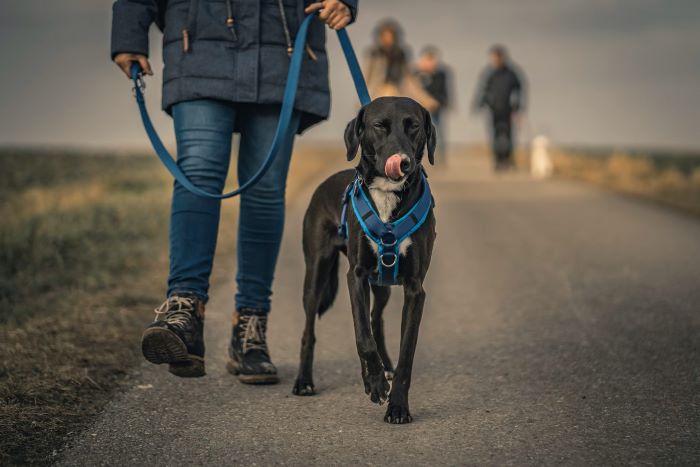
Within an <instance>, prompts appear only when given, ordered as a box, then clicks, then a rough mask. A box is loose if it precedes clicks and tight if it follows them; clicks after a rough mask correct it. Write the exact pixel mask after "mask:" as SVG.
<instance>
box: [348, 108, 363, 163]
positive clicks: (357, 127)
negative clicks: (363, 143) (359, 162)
mask: <svg viewBox="0 0 700 467" xmlns="http://www.w3.org/2000/svg"><path fill="white" fill-rule="evenodd" d="M364 114H365V109H364V108H362V109H360V112H359V113H358V114H357V117H355V118H353V119H352V120H350V123H348V126H346V127H345V148H346V149H347V150H348V154H347V156H348V160H349V161H351V160H353V159H354V158H355V156H356V155H357V150H358V149H359V147H360V137H361V136H362V130H363V123H362V119H363V117H364Z"/></svg>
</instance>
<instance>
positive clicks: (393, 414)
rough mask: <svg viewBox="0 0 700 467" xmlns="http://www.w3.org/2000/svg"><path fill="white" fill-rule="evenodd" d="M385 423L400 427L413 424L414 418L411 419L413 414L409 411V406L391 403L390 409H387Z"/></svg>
mask: <svg viewBox="0 0 700 467" xmlns="http://www.w3.org/2000/svg"><path fill="white" fill-rule="evenodd" d="M384 421H385V422H387V423H393V424H396V425H400V424H404V423H411V422H412V421H413V417H411V412H409V411H408V406H407V405H401V404H392V403H391V402H389V407H387V408H386V414H385V415H384Z"/></svg>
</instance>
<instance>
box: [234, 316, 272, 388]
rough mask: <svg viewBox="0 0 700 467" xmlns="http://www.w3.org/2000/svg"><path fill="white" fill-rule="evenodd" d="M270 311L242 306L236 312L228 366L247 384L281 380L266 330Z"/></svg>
mask: <svg viewBox="0 0 700 467" xmlns="http://www.w3.org/2000/svg"><path fill="white" fill-rule="evenodd" d="M266 332H267V313H265V312H263V311H261V310H254V309H249V308H243V309H241V310H239V311H238V312H237V313H234V314H233V333H232V336H231V344H230V345H229V350H228V352H229V357H230V360H229V361H228V363H227V364H226V369H227V370H228V371H229V372H230V373H232V374H234V375H238V379H239V380H240V381H241V382H242V383H246V384H275V383H279V381H280V380H279V377H278V376H277V368H275V365H273V364H272V362H271V361H270V352H269V350H268V348H267V341H266V340H265V333H266Z"/></svg>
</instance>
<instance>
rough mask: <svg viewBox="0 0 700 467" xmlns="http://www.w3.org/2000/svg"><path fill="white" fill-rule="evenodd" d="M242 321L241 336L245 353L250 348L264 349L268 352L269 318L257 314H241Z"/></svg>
mask: <svg viewBox="0 0 700 467" xmlns="http://www.w3.org/2000/svg"><path fill="white" fill-rule="evenodd" d="M238 319H239V320H240V321H241V327H240V331H239V336H240V339H241V344H242V350H243V353H244V354H245V353H247V352H248V351H249V350H262V351H263V352H265V353H266V354H267V343H266V342H265V330H266V322H267V319H266V318H263V317H260V316H257V315H240V316H239V318H238Z"/></svg>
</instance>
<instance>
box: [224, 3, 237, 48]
mask: <svg viewBox="0 0 700 467" xmlns="http://www.w3.org/2000/svg"><path fill="white" fill-rule="evenodd" d="M232 1H233V0H226V13H227V14H228V16H227V18H226V27H227V28H228V30H229V31H231V35H232V36H233V40H234V41H237V40H238V35H237V34H236V28H235V27H234V25H233V4H232Z"/></svg>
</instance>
